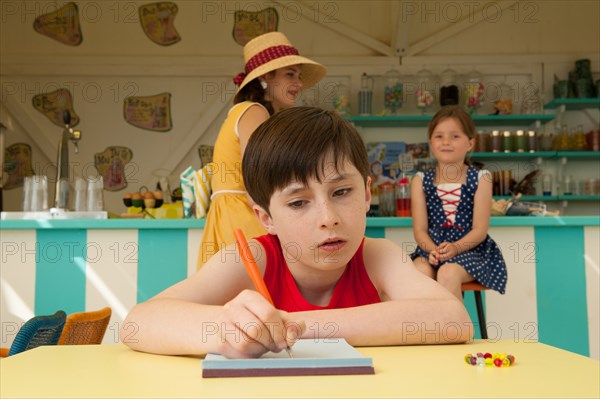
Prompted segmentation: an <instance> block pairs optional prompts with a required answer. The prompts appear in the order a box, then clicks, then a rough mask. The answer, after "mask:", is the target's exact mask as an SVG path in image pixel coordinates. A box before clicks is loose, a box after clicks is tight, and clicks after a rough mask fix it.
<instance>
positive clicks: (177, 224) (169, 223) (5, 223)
mask: <svg viewBox="0 0 600 399" xmlns="http://www.w3.org/2000/svg"><path fill="white" fill-rule="evenodd" d="M490 226H491V227H521V226H556V227H560V226H600V216H553V217H536V216H501V217H496V216H494V217H492V218H491V221H490ZM367 227H369V228H373V227H375V228H377V227H380V228H385V227H412V219H411V218H407V217H404V218H399V217H374V218H367ZM203 228H204V219H104V220H101V219H72V220H2V221H0V230H37V229H99V230H102V229H203Z"/></svg>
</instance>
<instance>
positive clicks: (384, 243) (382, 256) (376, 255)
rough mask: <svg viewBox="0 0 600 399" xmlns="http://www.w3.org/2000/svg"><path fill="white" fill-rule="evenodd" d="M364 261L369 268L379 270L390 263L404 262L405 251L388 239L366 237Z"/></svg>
mask: <svg viewBox="0 0 600 399" xmlns="http://www.w3.org/2000/svg"><path fill="white" fill-rule="evenodd" d="M363 261H364V264H365V267H367V268H377V267H379V266H382V265H388V264H390V263H392V264H394V263H398V262H404V261H405V256H404V251H403V250H402V248H400V246H398V244H396V243H395V242H393V241H391V240H389V239H387V238H370V237H365V242H364V244H363Z"/></svg>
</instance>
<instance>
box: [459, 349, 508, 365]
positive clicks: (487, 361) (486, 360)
mask: <svg viewBox="0 0 600 399" xmlns="http://www.w3.org/2000/svg"><path fill="white" fill-rule="evenodd" d="M465 363H467V364H469V365H471V366H481V367H484V366H487V367H494V366H496V367H510V366H512V365H514V364H515V357H514V356H513V355H507V354H506V353H494V354H491V353H481V352H479V353H477V354H476V355H474V354H470V353H469V354H467V355H465Z"/></svg>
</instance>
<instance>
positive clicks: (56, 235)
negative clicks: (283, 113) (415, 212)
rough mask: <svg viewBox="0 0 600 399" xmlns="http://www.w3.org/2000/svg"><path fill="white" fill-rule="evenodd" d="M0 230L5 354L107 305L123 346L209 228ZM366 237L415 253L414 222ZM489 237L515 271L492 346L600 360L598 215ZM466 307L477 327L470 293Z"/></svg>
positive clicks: (514, 221) (500, 300) (112, 330)
mask: <svg viewBox="0 0 600 399" xmlns="http://www.w3.org/2000/svg"><path fill="white" fill-rule="evenodd" d="M0 223H1V226H0V251H1V252H0V258H1V269H0V272H1V273H0V277H1V280H0V283H1V297H2V300H1V303H0V306H1V309H0V310H1V313H0V322H1V323H2V324H1V325H2V331H1V332H0V334H1V335H0V336H1V337H2V342H0V346H3V347H6V346H9V345H10V343H11V342H12V340H13V339H14V334H15V333H16V331H17V330H18V329H19V327H20V326H21V325H22V323H23V322H24V321H26V320H27V319H29V318H30V317H32V316H33V315H34V314H36V315H37V314H50V313H54V312H55V311H56V310H57V309H63V310H64V311H65V312H67V313H72V312H79V311H84V310H95V309H99V308H102V307H104V306H110V307H111V308H112V309H113V317H112V319H111V323H110V325H109V329H108V331H107V334H106V336H105V342H107V343H108V342H110V343H116V342H119V340H118V331H119V328H120V327H121V324H122V322H123V319H124V318H125V315H126V314H127V312H128V310H129V309H130V308H131V307H132V306H134V305H135V304H136V303H138V302H140V301H144V300H146V299H148V298H150V297H152V296H153V295H155V294H156V293H158V292H160V291H161V290H163V289H164V288H165V287H168V286H170V285H172V284H173V283H176V282H178V281H180V280H182V279H184V278H186V277H187V276H189V275H191V274H192V273H194V272H195V271H196V260H197V257H198V249H199V245H200V239H201V236H202V229H203V227H204V221H203V220H177V219H162V220H148V219H141V220H140V219H109V220H2V221H0ZM366 234H367V235H368V236H370V237H386V238H389V239H391V240H392V241H394V242H396V243H397V244H398V245H400V246H402V248H403V249H404V250H405V252H407V253H410V252H412V250H413V249H414V248H415V242H414V238H413V234H412V220H411V219H410V218H369V219H368V220H367V231H366ZM489 234H490V236H491V237H492V238H493V239H494V240H495V241H496V242H497V243H498V245H499V246H500V248H501V250H502V253H503V256H504V258H505V260H506V263H507V267H508V285H507V291H506V294H505V295H499V294H498V293H496V292H489V291H488V292H486V293H485V294H484V296H485V299H484V302H485V311H486V318H487V326H488V335H489V339H491V340H495V339H513V338H514V339H519V340H523V339H525V340H527V339H531V340H538V339H539V341H541V342H543V343H546V344H549V345H553V346H557V347H559V348H562V349H566V350H570V351H573V352H576V353H579V354H582V355H586V356H592V357H594V358H599V353H600V350H599V345H600V328H599V314H600V309H599V302H600V300H599V281H600V277H599V271H598V265H599V264H600V250H599V249H598V243H599V242H600V217H597V216H590V217H546V218H537V217H493V218H492V220H491V227H490V231H489ZM465 305H466V306H467V308H468V309H469V311H470V313H471V315H472V319H473V320H474V321H476V320H477V317H476V313H475V309H474V308H475V307H474V304H473V300H472V298H471V294H467V296H466V298H465ZM475 331H476V336H477V335H478V329H477V328H476V329H475Z"/></svg>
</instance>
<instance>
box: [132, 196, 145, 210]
mask: <svg viewBox="0 0 600 399" xmlns="http://www.w3.org/2000/svg"><path fill="white" fill-rule="evenodd" d="M131 204H132V205H133V206H136V207H138V208H141V207H143V206H144V199H143V198H142V194H140V193H133V194H132V195H131Z"/></svg>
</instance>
